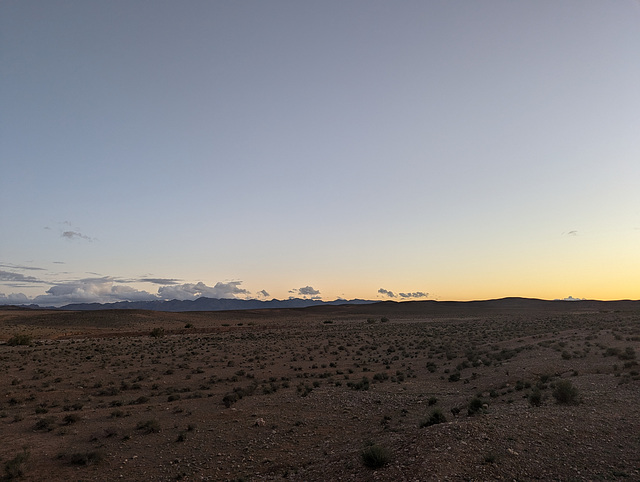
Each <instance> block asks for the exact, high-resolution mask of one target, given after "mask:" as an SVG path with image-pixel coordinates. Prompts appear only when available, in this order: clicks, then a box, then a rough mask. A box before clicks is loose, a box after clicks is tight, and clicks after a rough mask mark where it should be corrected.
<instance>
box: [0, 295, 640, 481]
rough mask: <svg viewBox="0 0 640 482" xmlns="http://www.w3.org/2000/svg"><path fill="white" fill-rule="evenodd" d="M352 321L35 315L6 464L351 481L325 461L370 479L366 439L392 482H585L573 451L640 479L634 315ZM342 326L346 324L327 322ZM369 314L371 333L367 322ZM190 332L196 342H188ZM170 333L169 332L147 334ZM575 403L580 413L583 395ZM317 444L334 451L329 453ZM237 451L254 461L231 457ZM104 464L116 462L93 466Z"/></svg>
mask: <svg viewBox="0 0 640 482" xmlns="http://www.w3.org/2000/svg"><path fill="white" fill-rule="evenodd" d="M574 306H575V305H574ZM416 307H417V305H416ZM355 309H356V308H349V311H347V310H345V314H344V315H343V314H341V313H340V308H331V310H330V311H327V310H324V311H323V310H318V311H317V312H316V313H314V311H313V310H310V311H309V312H306V311H296V312H293V313H294V314H293V315H292V313H285V312H280V311H274V312H273V313H274V315H273V318H272V317H271V316H265V314H264V313H259V316H257V314H256V313H247V314H246V315H245V314H243V313H233V314H225V313H219V314H218V313H207V314H198V313H194V314H191V313H176V314H167V313H153V314H148V315H147V314H145V313H144V312H135V313H126V312H120V311H117V312H113V313H107V312H105V313H100V312H96V313H89V312H84V313H78V314H75V313H53V314H46V315H43V314H38V312H37V311H34V312H33V313H26V314H22V315H21V317H23V318H21V319H20V320H19V321H20V325H19V326H24V327H25V328H24V330H25V331H20V333H25V332H26V330H29V331H28V332H29V333H30V335H31V336H32V337H33V339H37V340H38V341H37V342H33V341H32V343H31V346H27V345H23V346H20V345H16V346H14V347H10V346H7V345H4V346H5V350H3V351H1V352H0V367H1V369H2V370H3V372H2V376H0V388H1V389H2V391H3V393H4V394H5V396H4V397H3V398H2V400H0V420H1V421H2V426H3V430H4V433H5V435H6V438H7V440H9V442H8V444H5V445H4V446H2V447H0V460H2V463H3V464H4V465H5V467H6V464H8V463H9V462H11V461H12V460H13V459H14V458H16V454H18V452H19V448H20V445H22V444H27V445H28V446H29V447H30V448H31V459H32V460H38V461H41V460H49V461H50V462H51V463H49V464H48V471H50V472H51V473H47V474H46V476H47V477H45V478H49V479H52V480H57V479H58V478H63V477H62V476H61V474H62V473H68V472H69V471H70V470H73V471H77V472H78V475H77V478H78V479H83V480H93V475H91V474H92V473H93V471H95V470H98V471H99V472H100V475H101V476H102V475H104V479H105V480H111V479H114V480H115V479H117V478H118V476H119V474H120V473H121V471H120V469H119V467H120V466H122V467H125V469H126V470H127V474H130V477H131V478H132V479H134V478H135V479H136V480H147V479H148V478H153V477H155V478H163V477H165V476H166V477H165V478H171V477H176V478H177V477H178V476H179V477H181V478H183V479H187V480H191V479H192V478H197V476H198V475H202V476H205V477H213V478H216V477H215V476H219V475H221V474H218V473H217V472H216V473H215V474H214V473H211V472H207V470H208V469H203V470H202V471H201V472H197V471H196V469H195V465H194V463H193V462H192V460H193V458H192V457H193V451H194V450H196V447H197V450H198V455H202V457H203V460H207V461H208V462H209V463H208V465H209V467H217V465H216V464H215V462H214V461H223V463H224V464H225V467H227V466H228V469H227V472H228V475H226V477H224V476H223V478H225V479H228V480H234V479H235V480H237V479H238V478H242V477H245V478H247V479H249V478H253V477H255V478H265V477H266V478H269V477H271V478H273V477H278V476H284V474H288V476H289V477H291V478H293V476H294V474H295V475H296V477H295V478H297V479H301V480H302V479H303V478H304V479H305V480H307V479H308V480H337V479H339V478H340V477H345V476H346V475H345V472H344V471H345V470H349V471H350V472H349V473H350V474H352V473H353V472H352V471H353V469H354V467H353V466H351V467H349V468H348V469H347V468H346V466H347V465H348V463H346V464H345V466H342V465H340V464H336V463H333V462H332V463H324V462H326V461H336V460H337V458H339V457H343V455H341V453H342V454H350V455H349V456H348V458H347V459H345V460H347V461H349V460H350V463H351V464H356V465H361V467H359V468H357V470H360V471H361V472H360V473H361V475H362V474H363V473H364V472H362V471H364V470H365V467H364V463H365V462H364V460H363V459H362V456H361V454H360V452H361V447H360V445H359V442H358V441H357V440H356V441H354V434H362V435H363V436H364V435H366V436H367V437H371V439H372V440H376V442H377V443H376V444H373V443H372V444H370V445H376V446H378V447H389V448H393V449H394V451H393V459H394V461H393V462H394V463H393V466H392V467H390V468H389V470H388V476H389V477H392V478H393V477H395V476H397V470H401V468H402V470H405V469H404V468H407V467H411V471H412V473H411V474H412V476H414V472H413V471H415V478H421V479H429V478H430V477H431V478H437V479H443V480H444V479H445V478H447V477H448V478H451V479H454V478H473V477H478V476H479V475H478V474H483V476H484V477H486V478H492V477H501V478H505V479H506V478H509V479H518V478H522V474H523V472H522V471H521V470H526V471H527V474H528V477H531V478H537V479H539V480H546V479H548V478H550V477H551V478H553V477H556V478H558V479H563V478H570V477H571V476H572V474H573V473H574V472H569V471H568V469H566V470H565V465H563V464H560V463H556V462H555V458H554V457H555V456H556V455H557V453H559V452H561V453H563V454H564V459H563V461H570V462H567V465H566V467H580V471H581V475H582V476H584V477H585V478H588V479H590V480H591V479H593V480H601V479H603V478H607V477H611V474H612V473H613V471H614V470H616V471H619V473H625V474H627V476H628V478H633V477H635V476H636V474H635V470H636V469H635V468H634V465H632V463H633V460H635V459H632V458H631V456H630V455H629V454H631V453H636V452H637V451H636V450H635V449H636V448H637V447H636V446H635V444H636V443H640V439H638V440H637V441H636V440H635V439H629V437H628V433H629V430H630V429H632V428H633V420H635V419H634V412H633V409H632V407H634V406H635V405H634V404H633V403H630V402H632V401H634V400H635V399H637V396H638V389H639V387H640V385H638V381H640V374H639V372H640V370H639V369H638V361H637V355H636V353H637V351H638V349H639V348H640V344H639V343H638V342H640V326H638V324H637V319H638V315H637V314H636V312H634V311H630V312H619V313H614V312H610V313H596V312H594V313H585V312H581V313H580V314H579V315H578V314H576V315H574V314H547V313H544V312H543V313H537V314H530V313H525V312H514V313H508V314H503V313H498V314H491V313H489V314H486V315H485V314H481V315H478V314H477V313H475V312H471V313H472V315H469V316H466V315H464V313H463V312H462V311H461V310H462V308H460V307H458V308H456V309H457V310H459V311H454V312H452V313H448V314H446V316H445V315H444V314H442V315H441V314H436V315H435V316H432V315H429V316H425V317H424V319H423V318H421V317H420V316H418V315H414V314H412V315H411V316H410V317H403V315H402V313H401V312H399V313H398V314H395V313H394V314H393V323H391V322H385V321H384V320H383V318H384V317H381V316H380V315H379V314H378V313H375V312H374V313H367V312H366V311H365V312H364V313H365V314H359V313H352V312H351V311H352V310H355ZM360 309H363V310H364V309H365V308H357V310H360ZM413 309H415V307H414V308H413ZM465 309H466V308H465ZM473 313H475V314H473ZM463 315H464V316H463ZM2 316H3V313H2V312H0V330H1V329H3V325H2V320H3V318H2ZM7 316H8V315H7ZM245 316H246V318H245ZM329 316H330V317H331V318H330V320H331V321H332V323H325V321H326V320H327V317H329ZM30 317H33V319H34V320H37V321H33V322H29V321H28V320H29V319H31V318H30ZM94 317H95V318H94ZM367 317H371V319H372V320H374V321H375V322H374V323H371V324H369V323H366V322H365V320H367ZM60 320H62V321H60ZM64 320H71V321H73V323H69V324H68V325H65V323H67V322H66V321H64ZM92 323H93V324H92ZM188 324H192V325H195V326H197V327H198V329H197V330H188V329H187V325H188ZM224 325H227V326H224ZM16 326H18V325H16V324H13V325H10V326H9V327H7V326H4V330H5V331H4V332H1V331H0V336H4V339H8V338H9V337H11V336H14V334H15V332H17V330H18V329H19V330H23V329H22V328H16ZM159 326H162V329H163V330H166V331H165V333H166V334H169V333H171V336H166V334H165V336H158V337H156V336H150V333H151V331H152V330H153V329H154V328H157V327H159ZM45 327H46V330H48V331H44V330H45ZM85 329H86V332H85V331H83V330H85ZM7 330H10V331H8V332H7ZM97 335H99V336H98V337H96V336H97ZM565 352H566V353H567V354H568V355H570V358H568V357H567V355H565V354H564V353H565ZM563 358H564V359H566V361H565V360H563ZM450 379H451V381H449V380H450ZM565 380H570V381H571V383H572V385H571V386H573V385H575V386H578V387H581V388H582V387H584V388H583V390H585V394H584V395H585V400H586V401H588V403H589V404H590V405H593V407H598V409H597V410H595V409H593V410H591V409H590V410H570V413H569V412H567V410H566V409H563V408H562V407H561V405H556V403H550V402H549V400H551V401H553V402H556V401H557V402H558V403H559V404H562V403H564V402H561V401H560V400H559V399H557V398H556V396H553V394H552V392H554V391H556V392H557V391H559V390H560V389H561V388H562V385H563V383H564V381H565ZM616 385H618V386H619V389H618V390H615V389H612V388H613V387H615V386H616ZM605 387H606V388H605ZM561 399H562V397H561ZM569 399H571V400H573V401H572V402H570V403H569V405H568V406H570V404H571V403H576V400H580V399H581V398H580V394H578V395H577V396H576V397H574V398H569ZM489 401H490V403H491V409H490V410H489V407H488V405H487V403H488V402H489ZM610 401H615V402H616V403H608V402H610ZM543 404H546V405H547V406H545V407H544V408H543V409H541V410H538V409H535V408H534V407H538V406H541V405H543ZM225 407H228V409H225ZM614 407H615V412H614V411H613V410H614ZM485 412H486V413H487V416H479V415H480V414H482V413H485ZM445 414H446V417H445ZM461 415H463V417H462V418H461ZM473 415H475V417H476V418H475V419H466V417H467V416H473ZM568 415H571V416H570V417H569V416H568ZM451 420H454V422H453V423H451V424H446V425H444V426H443V425H442V423H443V422H447V421H451ZM196 423H197V424H198V426H199V427H201V429H200V430H196V428H195V427H196ZM436 425H437V426H436ZM418 427H422V429H421V431H420V432H418V430H419V429H418ZM557 427H562V431H559V430H557ZM584 427H588V428H589V430H588V432H585V430H584ZM565 428H566V430H564V429H565ZM158 431H159V432H160V434H159V435H156V433H157V432H158ZM592 433H593V434H596V433H597V434H598V441H597V442H596V441H595V439H591V438H590V437H592V435H591V434H592ZM147 434H148V435H147ZM320 436H321V437H323V438H322V440H327V441H333V442H334V443H332V444H324V443H322V441H321V439H320V438H319V437H320ZM434 437H435V438H437V447H438V448H439V450H440V447H447V453H449V452H450V455H451V457H453V458H455V459H456V460H460V461H461V463H460V464H457V465H456V468H455V469H453V468H452V467H453V466H452V465H451V464H431V463H428V464H422V463H416V460H418V459H417V457H420V455H419V454H421V453H423V452H425V451H427V452H428V451H432V450H433V448H434V446H433V443H435V442H436V441H435V440H434ZM240 438H241V439H242V440H243V444H244V445H243V447H245V448H244V450H243V451H242V453H239V452H238V451H237V450H236V448H234V447H235V446H234V445H233V444H232V443H231V441H237V440H240ZM17 440H19V442H18V444H17V443H15V441H17ZM245 441H246V443H245ZM461 441H464V442H465V444H462V443H461ZM539 441H544V444H543V445H540V444H539V443H538V442H539ZM167 443H169V444H170V445H169V446H167ZM596 443H599V444H601V445H602V446H603V447H606V451H603V453H602V455H600V457H599V458H598V459H599V460H600V459H601V460H603V461H605V463H606V464H607V465H608V466H609V467H613V468H611V469H610V470H608V471H604V472H598V470H599V469H598V467H599V466H601V464H600V462H598V463H597V464H596V463H595V461H594V460H593V459H591V458H588V457H587V455H592V453H591V452H588V451H581V450H578V449H579V448H581V447H582V448H583V447H585V444H588V445H591V446H592V447H595V446H596ZM70 447H71V448H70ZM139 447H145V450H138V448H139ZM168 447H170V449H171V450H172V451H173V452H174V453H175V455H172V456H171V458H170V459H164V460H168V462H169V464H168V465H167V464H165V465H163V467H164V468H165V469H168V470H169V471H170V472H171V473H169V472H160V469H158V468H154V467H156V466H155V465H154V464H153V463H150V457H158V456H159V455H160V454H161V455H162V456H163V457H164V456H165V455H166V454H167V450H168ZM292 447H295V449H292ZM396 447H398V450H395V448H396ZM574 447H575V449H574ZM337 448H339V451H338V450H337ZM494 448H495V451H493V449H494ZM60 450H62V452H61V454H62V455H60V458H59V459H58V460H57V462H56V460H55V459H54V460H52V459H51V454H53V456H54V457H55V454H56V453H57V451H60ZM276 451H277V453H278V458H277V461H276V459H275V458H274V456H273V454H275V453H276ZM94 452H95V453H96V455H95V456H94ZM387 452H388V451H387ZM218 453H219V454H221V455H217V454H218ZM429 453H432V455H434V456H435V455H437V454H436V452H429ZM45 454H49V455H47V456H45ZM102 454H104V455H105V456H106V454H109V456H108V457H109V461H110V462H111V460H112V458H113V460H115V461H119V462H120V463H115V464H112V463H109V464H106V463H105V464H102V465H101V466H100V468H99V469H93V468H87V466H90V465H92V464H96V463H99V461H100V457H101V455H102ZM132 454H135V455H136V456H137V457H138V458H139V460H137V461H136V462H134V459H132V458H131V457H132V456H133V455H132ZM472 454H475V455H472ZM19 455H20V454H19ZM388 455H389V456H390V454H389V453H388ZM18 459H21V457H18ZM395 459H397V466H396V464H395V462H396V460H395ZM389 460H390V459H389ZM434 460H435V459H434ZM19 461H20V460H17V461H16V462H15V463H16V464H17V462H19ZM516 461H517V468H516V465H515V462H516ZM171 462H173V463H171ZM387 464H389V462H387ZM18 465H19V464H18ZM42 465H43V464H41V463H40V462H38V464H34V465H32V466H29V467H28V468H29V470H28V472H27V471H26V465H25V464H24V463H23V464H22V470H23V472H24V473H26V474H27V475H24V476H23V477H25V478H26V477H29V478H30V479H33V480H44V479H43V474H42V471H41V466H42ZM69 465H72V466H74V467H69ZM9 466H10V467H13V466H12V465H11V464H9ZM320 466H322V474H319V473H318V467H320ZM374 466H375V464H374ZM382 466H384V465H382ZM479 466H480V467H479ZM541 467H544V470H542V468H541ZM10 470H14V469H13V468H11V469H10ZM143 471H145V472H143ZM427 471H428V472H427ZM5 472H6V469H5ZM385 473H386V472H385ZM616 473H618V472H616ZM254 474H255V475H254ZM303 474H304V475H303ZM1 475H2V474H0V478H1ZM13 478H16V476H13ZM218 478H219V477H218ZM347 478H348V476H347ZM5 479H8V477H5Z"/></svg>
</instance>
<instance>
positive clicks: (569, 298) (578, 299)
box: [556, 296, 586, 301]
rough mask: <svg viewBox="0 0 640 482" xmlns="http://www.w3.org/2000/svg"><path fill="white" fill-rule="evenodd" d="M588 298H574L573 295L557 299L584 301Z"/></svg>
mask: <svg viewBox="0 0 640 482" xmlns="http://www.w3.org/2000/svg"><path fill="white" fill-rule="evenodd" d="M585 299H586V298H574V297H573V296H568V297H567V298H564V299H562V300H556V301H584V300H585Z"/></svg>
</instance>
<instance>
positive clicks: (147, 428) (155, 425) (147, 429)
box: [136, 418, 160, 433]
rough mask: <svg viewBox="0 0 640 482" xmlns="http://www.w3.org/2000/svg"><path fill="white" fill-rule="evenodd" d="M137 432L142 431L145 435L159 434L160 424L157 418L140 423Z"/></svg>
mask: <svg viewBox="0 0 640 482" xmlns="http://www.w3.org/2000/svg"><path fill="white" fill-rule="evenodd" d="M136 430H142V431H143V432H144V433H157V432H159V431H160V423H159V422H158V421H157V420H156V419H155V418H150V419H149V420H144V421H140V422H138V424H137V425H136Z"/></svg>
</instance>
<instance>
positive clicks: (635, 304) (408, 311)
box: [0, 297, 640, 316]
mask: <svg viewBox="0 0 640 482" xmlns="http://www.w3.org/2000/svg"><path fill="white" fill-rule="evenodd" d="M270 308H271V309H287V308H293V309H300V308H309V309H312V310H315V309H319V310H322V311H323V312H326V313H329V312H341V313H343V312H345V310H347V311H348V312H354V313H355V312H363V313H364V312H365V311H367V312H368V311H371V310H375V311H376V313H378V314H387V313H388V314H395V313H402V314H404V315H405V316H424V315H425V313H428V314H443V313H450V314H451V313H453V314H455V313H458V314H460V315H461V316H462V315H465V316H466V315H469V314H471V313H483V312H484V313H489V312H496V313H505V312H521V311H548V312H577V311H620V310H622V311H628V310H632V311H636V310H638V309H640V301H638V300H618V301H598V300H577V299H572V300H571V301H569V300H553V301H551V300H540V299H533V298H517V297H511V298H500V299H494V300H477V301H435V300H422V301H418V300H415V301H400V302H398V301H392V300H387V301H374V300H361V299H353V300H342V299H339V300H334V301H322V300H310V299H303V298H293V299H288V300H277V299H273V300H269V301H262V300H242V299H230V298H206V297H202V298H198V299H195V300H170V301H158V300H157V301H119V302H116V303H74V304H69V305H65V306H61V307H51V306H38V305H33V304H32V305H20V306H15V305H2V306H0V310H2V311H6V310H19V309H40V310H70V311H97V310H148V311H167V312H181V311H233V310H263V309H270ZM363 310H364V311H363Z"/></svg>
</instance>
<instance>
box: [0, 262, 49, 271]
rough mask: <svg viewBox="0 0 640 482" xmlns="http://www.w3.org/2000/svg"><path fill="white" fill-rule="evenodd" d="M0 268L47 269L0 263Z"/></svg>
mask: <svg viewBox="0 0 640 482" xmlns="http://www.w3.org/2000/svg"><path fill="white" fill-rule="evenodd" d="M0 268H9V269H18V270H20V269H22V270H29V271H46V270H45V269H44V268H36V267H35V266H20V265H19V264H4V263H0Z"/></svg>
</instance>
